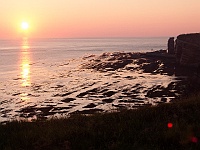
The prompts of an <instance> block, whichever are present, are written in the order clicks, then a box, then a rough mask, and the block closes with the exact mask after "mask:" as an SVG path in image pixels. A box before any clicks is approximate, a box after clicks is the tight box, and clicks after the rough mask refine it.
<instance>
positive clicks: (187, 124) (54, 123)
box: [0, 94, 200, 150]
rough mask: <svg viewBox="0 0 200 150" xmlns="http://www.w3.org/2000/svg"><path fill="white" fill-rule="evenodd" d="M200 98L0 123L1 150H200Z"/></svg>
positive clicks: (194, 97) (193, 97) (198, 96)
mask: <svg viewBox="0 0 200 150" xmlns="http://www.w3.org/2000/svg"><path fill="white" fill-rule="evenodd" d="M199 117H200V94H198V95H196V96H192V97H190V98H188V99H185V100H180V101H178V102H174V103H171V104H161V105H159V106H157V107H146V108H141V109H138V110H124V111H121V112H119V113H109V114H95V115H93V116H81V115H75V116H72V117H70V118H68V119H64V118H62V119H52V120H49V121H42V122H41V121H35V122H11V123H8V124H6V125H0V149H1V150H10V149H20V150H21V149H29V150H31V149H37V150H40V149H41V150H42V149H48V150H50V149H53V150H56V149H61V150H62V149H77V150H81V149H83V150H88V149H102V150H105V149H110V150H112V149H113V150H117V149H123V150H125V149H136V150H140V149H141V150H145V149H146V150H151V149H152V150H156V149H173V150H174V149H200V144H199V142H200V141H198V140H200V119H199Z"/></svg>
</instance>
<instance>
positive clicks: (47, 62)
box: [0, 37, 168, 121]
mask: <svg viewBox="0 0 200 150" xmlns="http://www.w3.org/2000/svg"><path fill="white" fill-rule="evenodd" d="M167 39H168V38H165V37H162V38H109V39H105V38H104V39H103V38H102V39H34V40H33V39H27V38H24V39H21V40H0V104H1V106H0V121H2V120H5V119H9V118H13V116H16V114H17V110H20V109H21V108H23V107H25V106H26V105H28V106H29V105H30V104H33V105H35V104H38V105H39V103H41V100H45V99H48V97H52V92H56V90H54V91H52V90H51V88H52V87H53V86H54V84H55V85H56V86H58V85H60V84H63V82H68V81H66V80H67V78H64V77H63V78H62V75H63V74H66V72H64V70H63V68H62V67H60V66H63V65H66V64H69V62H68V61H69V60H74V59H77V58H81V57H83V56H87V55H91V54H101V53H104V52H114V51H126V52H146V51H151V50H160V49H166V48H167V47H166V45H167ZM73 63H76V62H72V63H71V64H73ZM67 67H68V73H70V69H69V67H70V66H69V65H68V66H67ZM64 69H66V68H64ZM72 78H73V77H72ZM70 80H71V79H70ZM80 80H81V78H80ZM74 81H76V80H74ZM70 82H71V81H69V83H70ZM73 84H74V83H73ZM39 86H40V87H43V91H41V90H40V89H37V90H36V88H39ZM72 86H75V84H74V85H72ZM47 91H48V92H47ZM47 93H49V94H47ZM21 100H22V101H24V102H23V103H22V101H21ZM26 100H29V101H26ZM25 101H26V102H25ZM55 101H56V100H55ZM39 107H40V106H39Z"/></svg>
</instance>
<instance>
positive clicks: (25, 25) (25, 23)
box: [21, 22, 29, 30]
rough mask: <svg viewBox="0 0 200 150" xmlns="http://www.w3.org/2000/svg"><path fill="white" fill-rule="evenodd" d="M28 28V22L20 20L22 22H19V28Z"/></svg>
mask: <svg viewBox="0 0 200 150" xmlns="http://www.w3.org/2000/svg"><path fill="white" fill-rule="evenodd" d="M28 28H29V24H28V22H22V23H21V29H22V30H27V29H28Z"/></svg>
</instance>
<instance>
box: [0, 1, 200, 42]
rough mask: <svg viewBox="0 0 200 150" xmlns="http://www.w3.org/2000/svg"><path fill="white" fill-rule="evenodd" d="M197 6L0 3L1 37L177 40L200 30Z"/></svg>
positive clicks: (166, 3) (194, 3) (173, 3)
mask: <svg viewBox="0 0 200 150" xmlns="http://www.w3.org/2000/svg"><path fill="white" fill-rule="evenodd" d="M199 8H200V0H35V1H34V0H0V14H1V15H0V38H18V37H22V36H29V37H33V38H87V37H160V36H177V35H179V34H182V33H191V32H200V9H199ZM23 21H25V22H28V24H29V28H28V29H27V30H26V31H23V30H22V29H21V27H20V25H21V22H23Z"/></svg>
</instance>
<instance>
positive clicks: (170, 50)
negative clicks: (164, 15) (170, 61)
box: [168, 37, 174, 54]
mask: <svg viewBox="0 0 200 150" xmlns="http://www.w3.org/2000/svg"><path fill="white" fill-rule="evenodd" d="M168 53H169V54H174V37H170V38H169V40H168Z"/></svg>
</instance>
